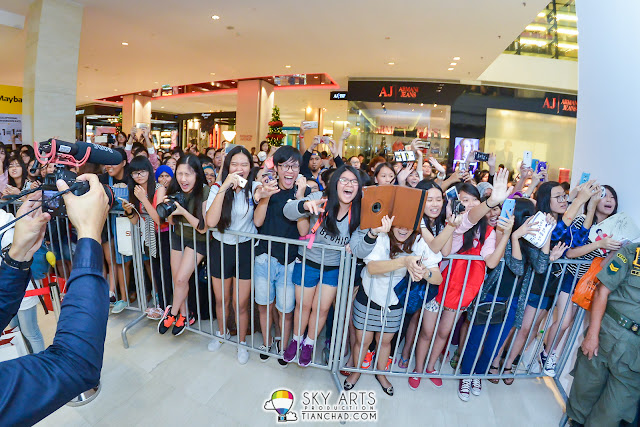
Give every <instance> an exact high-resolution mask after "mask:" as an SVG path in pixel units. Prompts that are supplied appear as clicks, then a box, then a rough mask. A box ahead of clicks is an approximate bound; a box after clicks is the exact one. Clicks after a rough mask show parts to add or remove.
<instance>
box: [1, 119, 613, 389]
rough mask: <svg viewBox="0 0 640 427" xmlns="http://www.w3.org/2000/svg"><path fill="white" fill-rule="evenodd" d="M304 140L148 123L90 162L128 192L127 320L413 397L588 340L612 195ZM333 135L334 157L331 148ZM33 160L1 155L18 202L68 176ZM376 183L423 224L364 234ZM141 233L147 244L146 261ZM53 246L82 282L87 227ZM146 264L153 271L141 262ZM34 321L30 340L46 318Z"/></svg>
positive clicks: (538, 369)
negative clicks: (208, 143) (403, 386)
mask: <svg viewBox="0 0 640 427" xmlns="http://www.w3.org/2000/svg"><path fill="white" fill-rule="evenodd" d="M301 130H305V129H301ZM302 135H303V132H301V136H300V138H299V145H300V148H299V149H297V148H294V147H291V146H282V147H279V148H278V147H269V145H268V144H267V143H266V142H264V143H263V144H261V145H260V147H259V149H258V152H257V153H255V154H254V153H253V151H254V150H252V152H250V151H249V150H247V149H246V148H244V147H243V146H233V145H231V144H230V145H228V146H226V148H221V149H213V148H207V149H206V150H203V152H200V151H199V150H198V149H197V147H195V146H194V145H189V146H188V148H187V150H186V151H184V152H183V151H182V150H181V149H179V148H175V149H172V150H170V151H166V152H165V151H162V150H158V151H156V150H155V149H154V148H153V144H152V143H151V140H150V138H149V132H148V128H143V129H142V130H138V129H136V128H133V129H132V131H131V134H130V135H129V136H127V135H125V134H124V133H119V134H118V135H117V137H116V144H115V145H116V150H118V151H120V152H121V154H122V155H123V158H124V159H126V160H124V161H123V162H122V163H121V164H119V165H110V166H106V167H102V166H99V165H90V164H88V165H86V166H85V167H83V168H84V170H82V171H79V172H81V173H86V172H90V173H98V174H99V177H100V181H101V182H102V183H103V184H106V185H109V186H110V187H111V188H112V189H113V192H114V195H115V204H114V206H113V210H112V213H111V214H110V216H109V218H108V221H107V225H106V226H105V228H104V230H103V236H102V247H103V251H104V271H105V276H106V277H107V278H108V281H109V284H110V300H111V304H112V309H111V313H112V315H115V314H118V313H120V312H122V311H123V310H125V309H127V308H135V309H140V310H142V309H146V315H147V317H149V318H150V319H154V320H156V321H157V322H158V324H157V328H158V332H159V333H160V334H166V333H167V332H168V331H171V334H172V335H174V336H178V335H180V334H182V333H183V332H184V331H185V330H191V331H195V332H198V333H204V334H206V335H211V336H212V339H211V342H210V343H209V344H208V350H209V351H217V350H218V349H219V348H220V347H221V346H222V345H223V344H224V343H225V342H234V343H236V345H237V359H238V361H239V363H241V364H245V363H247V362H248V361H249V359H250V352H255V353H257V354H258V358H259V359H260V360H261V361H263V362H264V361H267V360H268V359H269V358H272V357H273V358H274V359H276V360H277V363H278V364H279V365H280V366H282V367H286V366H287V365H288V364H289V363H294V362H297V364H298V365H299V366H302V367H305V366H308V365H314V366H319V367H325V368H331V369H334V368H335V369H340V372H341V373H342V374H343V375H345V376H346V379H344V382H343V387H344V389H347V390H349V389H352V388H353V387H355V386H356V384H357V382H358V379H359V377H360V375H361V374H362V373H371V374H375V375H376V379H377V380H378V382H379V383H380V386H381V388H382V390H383V391H384V392H385V393H387V394H389V395H393V386H392V384H391V382H390V381H389V379H388V378H387V377H388V376H398V375H400V376H403V377H405V378H407V381H408V385H409V387H410V388H411V389H417V388H418V387H419V385H420V383H421V381H422V380H423V379H428V381H429V382H430V383H432V384H433V385H435V386H436V387H441V386H442V381H443V378H445V379H446V378H455V379H457V380H458V381H459V385H458V396H459V397H460V399H462V400H463V401H467V400H469V398H470V396H471V395H479V394H480V392H481V389H482V378H485V379H488V381H490V382H492V383H498V381H500V380H502V381H503V382H504V383H505V384H507V385H510V384H512V383H513V381H514V379H515V378H517V377H518V376H532V375H548V376H553V377H555V376H556V374H557V372H556V367H558V366H560V365H563V364H564V363H566V359H567V357H568V352H569V350H570V349H571V347H572V346H573V344H574V341H575V338H576V335H577V327H576V325H574V324H573V322H574V319H575V318H576V313H577V306H576V305H575V304H573V303H572V301H571V297H572V294H573V291H574V289H575V287H576V284H577V282H578V281H579V279H580V278H581V277H582V275H583V274H584V273H585V271H586V269H587V268H588V263H589V261H590V260H592V259H594V258H596V257H603V256H605V255H606V254H607V252H608V251H616V250H618V249H620V248H621V246H622V242H620V241H618V240H615V239H614V238H613V237H606V236H605V237H603V238H598V239H597V240H596V241H591V240H590V239H589V230H590V229H592V228H593V227H597V225H598V224H600V223H602V222H603V221H604V220H606V219H607V218H609V217H610V216H612V215H614V214H616V213H617V209H618V196H617V194H616V192H615V190H614V189H613V188H612V187H610V186H608V185H600V184H599V183H597V182H595V181H587V182H585V183H582V184H580V185H579V186H577V187H575V188H573V189H570V188H569V187H568V185H567V184H565V183H563V184H561V183H558V182H554V181H548V176H547V172H546V170H545V169H544V168H539V169H537V170H534V169H532V168H530V167H528V165H526V164H523V166H522V167H520V170H519V173H518V174H516V175H515V176H514V174H513V173H510V172H509V171H507V170H506V169H505V168H504V167H503V166H502V165H496V157H495V155H493V154H491V155H490V156H489V158H488V161H486V166H487V169H483V168H482V167H478V168H477V171H476V172H475V173H472V172H470V169H468V166H469V164H470V163H472V162H473V163H477V164H478V165H481V164H482V162H474V161H473V159H474V156H475V153H474V152H471V153H465V156H466V158H465V161H463V162H461V163H459V164H458V167H457V168H456V169H455V170H452V171H449V172H450V173H447V171H446V169H445V167H444V166H443V165H441V164H439V163H438V162H437V161H436V160H435V159H434V158H433V157H428V158H427V157H426V156H425V154H424V152H425V149H424V146H423V145H421V142H420V140H417V139H416V140H414V141H412V143H411V146H410V147H407V150H412V151H414V152H415V154H416V159H417V160H416V162H409V163H406V164H403V163H400V162H393V161H389V160H388V159H387V158H386V157H384V156H376V157H374V158H373V159H370V161H369V163H368V164H365V162H364V156H353V157H351V158H348V159H347V158H344V157H342V155H341V153H342V151H343V145H344V142H345V140H346V139H347V138H348V137H349V135H350V133H349V132H348V131H347V132H345V133H343V134H342V135H341V136H340V138H339V140H338V142H336V141H334V140H333V139H331V138H328V139H327V140H325V141H323V140H322V139H321V138H320V137H316V138H314V140H313V141H312V142H311V143H310V144H309V147H308V148H306V146H305V143H304V139H303V138H302ZM325 138H326V137H325ZM321 142H324V143H326V144H327V145H328V146H329V147H330V153H327V152H318V151H317V150H316V147H317V146H318V145H319V144H320V143H321ZM382 154H384V153H382ZM423 160H424V161H423ZM34 161H35V155H34V153H33V148H32V147H30V146H26V145H25V146H22V147H21V148H20V149H17V147H16V146H14V150H13V151H11V152H9V150H8V147H6V148H5V147H2V146H0V168H1V169H0V193H2V195H3V196H5V195H14V194H18V193H19V192H20V191H21V190H24V189H28V188H33V187H34V186H38V185H39V183H40V182H41V181H42V178H43V177H44V175H45V174H46V173H51V172H52V171H53V170H48V169H51V166H49V167H43V168H41V170H37V168H35V170H37V172H35V173H31V166H33V162H34ZM103 168H104V170H103ZM369 186H378V187H382V186H402V187H411V188H415V189H418V190H422V192H423V194H424V196H425V202H424V214H423V217H422V219H421V221H420V222H419V225H418V226H417V227H415V228H408V227H406V226H399V225H397V224H396V223H394V221H396V218H395V217H394V216H384V217H383V218H382V219H381V221H380V222H379V224H377V226H374V227H371V228H363V227H361V226H360V225H361V218H362V217H363V216H364V215H365V213H364V212H363V211H364V210H365V208H364V206H363V204H362V199H363V189H364V188H366V187H369ZM509 200H513V202H509V204H510V205H511V209H510V210H509V209H503V204H504V205H507V203H505V201H509ZM538 213H541V214H542V215H537V214H538ZM132 224H135V227H134V228H132ZM547 227H548V228H551V229H552V232H550V233H548V234H547V235H546V237H545V238H544V239H543V240H542V241H535V239H534V237H535V236H536V235H538V234H540V233H539V232H540V230H541V229H543V228H547ZM132 230H135V232H136V233H141V235H142V237H141V239H142V240H141V241H142V242H143V244H142V246H141V249H142V253H141V254H136V253H134V252H135V249H136V245H134V244H133V240H135V239H137V236H134V238H133V239H132V237H131V235H132ZM45 240H46V243H45V246H44V247H43V250H42V251H41V253H40V257H41V258H42V257H44V254H45V253H46V252H47V251H51V252H52V253H53V254H54V255H55V262H53V270H54V274H55V276H57V277H59V278H65V277H67V276H68V274H69V272H70V270H71V268H72V265H71V254H72V252H73V248H74V245H75V240H76V237H75V235H74V229H73V228H72V227H71V226H70V224H69V222H68V220H66V219H64V218H56V219H55V220H54V221H52V222H51V223H50V224H49V228H48V231H47V236H46V239H45ZM532 242H533V243H532ZM137 256H139V257H140V258H141V260H140V265H141V266H143V269H142V270H143V271H134V270H135V269H134V268H132V260H133V259H134V258H135V257H137ZM43 265H44V266H45V267H43V269H44V270H46V273H50V272H49V271H48V270H49V269H48V266H47V264H46V263H44V264H43ZM46 273H45V274H46ZM136 278H140V280H136ZM139 282H141V283H139ZM214 319H216V321H215V322H214ZM23 322H24V323H25V328H24V329H25V330H27V333H26V335H27V339H28V340H29V341H31V338H30V337H29V335H28V334H29V333H30V332H29V329H30V327H29V325H28V323H32V322H26V321H23ZM33 328H36V329H37V322H36V323H35V325H31V329H33ZM570 331H571V332H570ZM232 336H235V337H236V338H233V339H232V338H231V337H232ZM248 337H249V338H250V340H251V342H248V341H247V339H248ZM256 341H257V342H256ZM32 347H33V350H34V351H38V349H39V347H38V345H37V342H34V343H32ZM454 349H455V350H454ZM559 363H560V364H559ZM449 367H450V368H451V369H449Z"/></svg>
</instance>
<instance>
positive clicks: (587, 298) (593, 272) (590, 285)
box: [571, 257, 602, 311]
mask: <svg viewBox="0 0 640 427" xmlns="http://www.w3.org/2000/svg"><path fill="white" fill-rule="evenodd" d="M601 270H602V258H600V257H598V258H594V259H593V261H591V265H590V266H589V269H588V270H587V272H586V273H584V275H583V276H582V277H581V278H580V280H578V284H576V289H575V291H574V292H573V296H572V297H571V301H573V302H575V303H576V304H578V305H579V306H580V307H582V308H584V309H585V310H587V311H588V310H591V301H592V300H593V294H594V293H595V291H596V287H597V286H598V283H599V282H600V281H599V280H598V277H597V274H598V273H600V271H601Z"/></svg>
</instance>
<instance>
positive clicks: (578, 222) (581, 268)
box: [567, 215, 603, 280]
mask: <svg viewBox="0 0 640 427" xmlns="http://www.w3.org/2000/svg"><path fill="white" fill-rule="evenodd" d="M585 219H586V216H585V215H578V216H577V217H576V219H574V220H573V222H572V223H571V227H572V228H573V227H574V225H575V227H576V228H579V229H582V230H586V231H587V237H586V240H585V241H584V243H583V244H576V245H574V246H573V247H578V246H585V245H588V244H590V243H593V242H592V241H591V239H589V230H590V229H586V228H584V226H583V224H584V221H585ZM594 225H596V224H593V225H592V227H593V226H594ZM602 256H603V255H602V252H601V251H600V249H595V250H593V251H591V252H589V253H588V254H585V255H582V256H580V257H578V258H576V259H579V260H592V259H594V258H597V257H602ZM588 269H589V264H581V265H576V264H569V265H568V266H567V271H568V272H569V273H571V274H572V275H573V276H574V277H575V276H576V270H577V276H578V280H580V278H581V277H582V276H583V275H584V273H586V272H587V270H588Z"/></svg>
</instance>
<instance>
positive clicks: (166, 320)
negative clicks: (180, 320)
mask: <svg viewBox="0 0 640 427" xmlns="http://www.w3.org/2000/svg"><path fill="white" fill-rule="evenodd" d="M175 321H176V316H174V315H173V314H171V306H170V305H168V306H167V308H166V309H165V310H164V314H163V315H162V318H161V319H160V321H159V322H158V333H159V334H161V335H162V334H164V333H165V332H167V331H168V330H169V328H170V327H171V325H173V323H174V322H175Z"/></svg>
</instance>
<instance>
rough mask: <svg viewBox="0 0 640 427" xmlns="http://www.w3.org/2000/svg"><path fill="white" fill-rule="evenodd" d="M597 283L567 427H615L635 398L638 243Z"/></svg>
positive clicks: (629, 416)
mask: <svg viewBox="0 0 640 427" xmlns="http://www.w3.org/2000/svg"><path fill="white" fill-rule="evenodd" d="M598 279H600V281H601V282H602V284H601V285H598V288H597V289H596V292H595V295H594V298H593V302H592V305H591V322H590V324H589V328H588V330H587V333H586V334H585V338H584V341H583V342H582V346H581V347H582V351H581V352H578V357H577V360H576V365H575V368H574V370H573V372H572V375H573V377H574V380H573V386H572V387H571V393H570V396H569V402H568V403H567V415H568V416H569V418H570V422H571V423H572V425H582V424H584V425H585V426H587V427H596V426H597V427H606V426H611V427H618V426H619V425H620V422H621V421H622V420H624V421H626V422H632V421H633V420H634V419H635V416H636V410H637V407H638V399H640V244H629V245H627V246H625V247H624V248H622V249H621V250H620V251H618V253H616V254H615V255H614V256H613V257H612V258H611V260H610V261H609V263H608V264H607V265H606V266H605V267H604V268H603V269H602V271H601V272H600V273H598Z"/></svg>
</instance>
